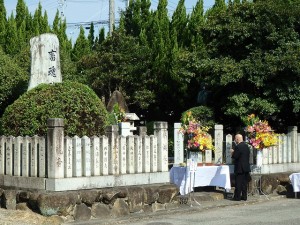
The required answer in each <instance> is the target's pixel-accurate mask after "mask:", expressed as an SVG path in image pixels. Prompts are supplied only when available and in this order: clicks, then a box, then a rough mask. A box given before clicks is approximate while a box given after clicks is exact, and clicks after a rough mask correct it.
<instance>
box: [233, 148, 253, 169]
mask: <svg viewBox="0 0 300 225" xmlns="http://www.w3.org/2000/svg"><path fill="white" fill-rule="evenodd" d="M232 158H233V159H234V173H245V172H250V171H251V170H250V163H249V158H250V149H249V146H248V145H247V144H246V143H245V142H241V143H239V144H238V145H236V146H235V147H234V152H233V154H232Z"/></svg>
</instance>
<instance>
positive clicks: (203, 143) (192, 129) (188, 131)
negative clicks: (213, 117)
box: [179, 111, 214, 151]
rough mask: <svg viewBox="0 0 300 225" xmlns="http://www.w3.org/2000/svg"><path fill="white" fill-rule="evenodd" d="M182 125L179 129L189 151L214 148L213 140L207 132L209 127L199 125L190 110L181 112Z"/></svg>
mask: <svg viewBox="0 0 300 225" xmlns="http://www.w3.org/2000/svg"><path fill="white" fill-rule="evenodd" d="M181 123H182V126H181V128H180V131H179V132H181V133H182V134H183V135H184V136H185V140H186V141H187V146H186V147H187V149H188V150H190V151H204V150H206V149H210V150H214V146H213V140H212V138H211V136H210V135H209V134H208V130H209V129H210V127H205V126H201V124H200V122H199V121H197V120H196V119H195V118H194V117H193V115H192V112H191V111H188V112H187V113H185V114H183V116H182V118H181Z"/></svg>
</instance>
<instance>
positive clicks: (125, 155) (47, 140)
mask: <svg viewBox="0 0 300 225" xmlns="http://www.w3.org/2000/svg"><path fill="white" fill-rule="evenodd" d="M63 126H64V125H63V120H62V119H49V120H48V132H47V137H39V136H33V137H28V136H26V137H13V136H8V137H7V136H1V137H0V184H1V185H4V186H15V187H19V188H33V189H45V190H52V191H63V190H77V189H90V188H100V187H101V188H102V187H114V186H127V185H141V184H153V183H165V182H169V172H168V132H167V129H168V126H167V123H166V122H155V123H154V135H150V136H149V135H146V133H141V134H140V135H139V136H138V135H129V136H127V137H125V136H122V135H119V129H118V126H109V127H107V129H106V135H105V136H100V137H98V136H93V137H87V136H83V137H78V136H74V137H68V136H64V128H63Z"/></svg>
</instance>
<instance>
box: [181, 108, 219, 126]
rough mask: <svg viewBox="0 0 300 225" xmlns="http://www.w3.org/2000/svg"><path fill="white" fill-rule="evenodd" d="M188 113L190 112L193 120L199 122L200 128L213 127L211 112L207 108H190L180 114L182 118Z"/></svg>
mask: <svg viewBox="0 0 300 225" xmlns="http://www.w3.org/2000/svg"><path fill="white" fill-rule="evenodd" d="M188 111H191V112H192V115H193V117H194V118H195V119H197V120H198V121H200V123H201V125H202V126H208V127H211V128H213V126H214V125H215V121H214V114H213V110H212V109H211V108H209V107H207V106H197V107H193V108H190V109H188V110H186V111H185V112H183V113H182V116H183V115H184V114H185V113H187V112H188Z"/></svg>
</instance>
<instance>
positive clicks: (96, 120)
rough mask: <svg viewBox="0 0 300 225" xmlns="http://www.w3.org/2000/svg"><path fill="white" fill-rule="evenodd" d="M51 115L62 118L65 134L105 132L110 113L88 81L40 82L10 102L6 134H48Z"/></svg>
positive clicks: (7, 109)
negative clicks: (88, 85) (87, 83)
mask: <svg viewBox="0 0 300 225" xmlns="http://www.w3.org/2000/svg"><path fill="white" fill-rule="evenodd" d="M48 118H63V119H64V124H65V135H69V136H74V135H78V136H83V135H87V136H90V137H91V136H93V135H102V134H104V128H105V127H106V125H107V120H108V113H107V110H106V108H105V106H104V105H103V103H102V102H101V100H100V99H99V98H98V96H97V95H96V94H95V93H94V91H93V90H91V89H90V88H89V87H87V86H86V85H83V84H80V83H75V82H63V83H55V84H53V85H51V84H41V85H39V86H37V87H36V88H34V89H31V90H30V91H28V92H26V93H25V94H23V95H22V96H21V97H20V98H19V99H18V100H16V101H15V102H14V103H13V104H12V105H10V106H8V107H7V108H6V110H5V112H4V114H3V117H2V121H1V122H2V129H3V133H4V134H6V135H13V136H18V135H20V136H25V135H29V136H31V135H45V134H46V133H47V120H48Z"/></svg>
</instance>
